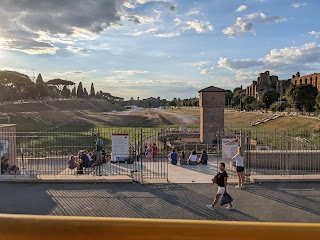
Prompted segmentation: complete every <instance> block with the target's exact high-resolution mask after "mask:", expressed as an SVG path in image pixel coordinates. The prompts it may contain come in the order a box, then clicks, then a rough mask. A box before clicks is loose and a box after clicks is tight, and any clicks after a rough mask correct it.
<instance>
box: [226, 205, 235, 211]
mask: <svg viewBox="0 0 320 240" xmlns="http://www.w3.org/2000/svg"><path fill="white" fill-rule="evenodd" d="M226 209H229V210H232V209H234V207H233V206H228V207H226Z"/></svg>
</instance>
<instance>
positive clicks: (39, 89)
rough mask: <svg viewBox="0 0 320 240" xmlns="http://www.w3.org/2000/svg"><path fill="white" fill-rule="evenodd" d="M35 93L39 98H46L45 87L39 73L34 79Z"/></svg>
mask: <svg viewBox="0 0 320 240" xmlns="http://www.w3.org/2000/svg"><path fill="white" fill-rule="evenodd" d="M36 91H37V96H39V97H45V96H47V90H46V86H45V85H44V83H43V79H42V75H41V73H39V75H38V77H37V79H36Z"/></svg>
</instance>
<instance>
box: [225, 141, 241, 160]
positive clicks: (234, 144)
mask: <svg viewBox="0 0 320 240" xmlns="http://www.w3.org/2000/svg"><path fill="white" fill-rule="evenodd" d="M239 144H240V139H237V138H222V160H223V161H230V160H231V158H232V157H234V155H236V154H237V152H238V147H239Z"/></svg>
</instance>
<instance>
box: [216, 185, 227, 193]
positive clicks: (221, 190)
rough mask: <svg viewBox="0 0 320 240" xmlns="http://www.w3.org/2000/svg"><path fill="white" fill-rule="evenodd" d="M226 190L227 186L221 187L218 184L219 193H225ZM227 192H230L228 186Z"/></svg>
mask: <svg viewBox="0 0 320 240" xmlns="http://www.w3.org/2000/svg"><path fill="white" fill-rule="evenodd" d="M225 191H226V189H225V187H219V186H218V191H217V194H220V195H222V194H224V192H225ZM227 192H228V187H227Z"/></svg>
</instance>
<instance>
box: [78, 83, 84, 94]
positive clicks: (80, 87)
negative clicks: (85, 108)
mask: <svg viewBox="0 0 320 240" xmlns="http://www.w3.org/2000/svg"><path fill="white" fill-rule="evenodd" d="M77 98H83V87H82V82H80V83H79V85H78V89H77Z"/></svg>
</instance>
